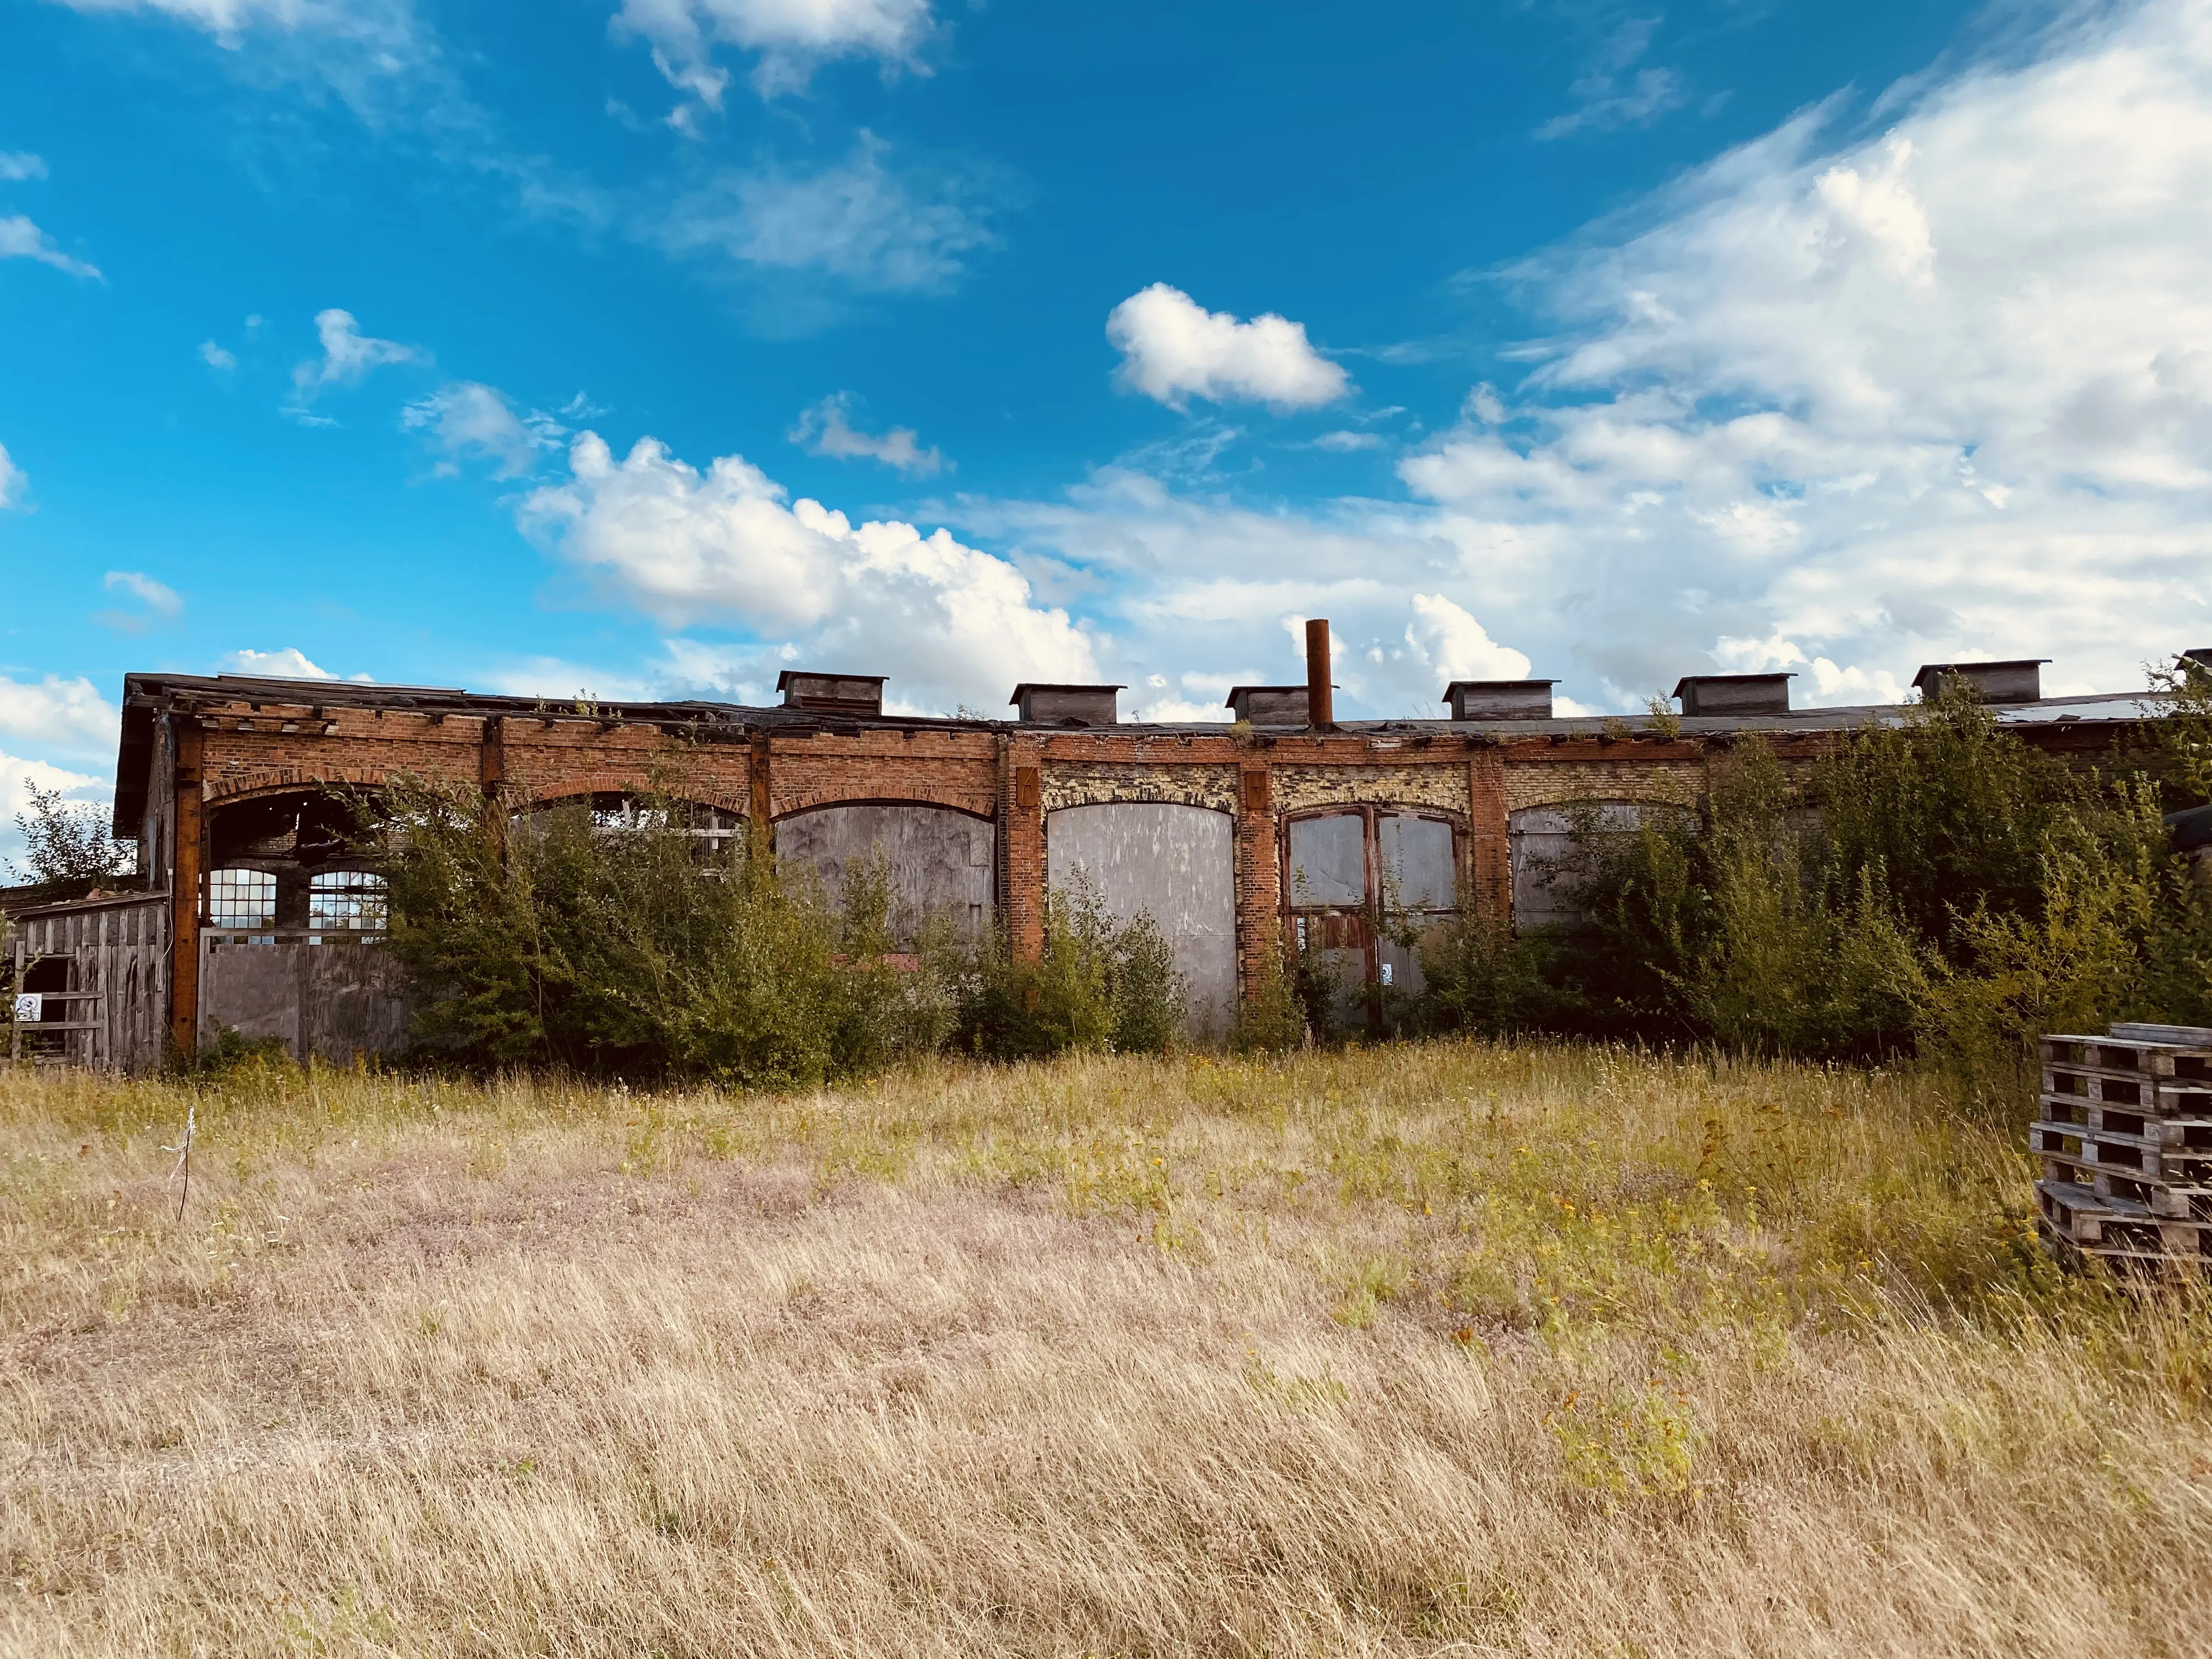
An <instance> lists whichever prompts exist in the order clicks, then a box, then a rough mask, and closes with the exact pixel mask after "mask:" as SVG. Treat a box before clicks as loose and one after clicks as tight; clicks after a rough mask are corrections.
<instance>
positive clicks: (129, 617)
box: [93, 570, 185, 634]
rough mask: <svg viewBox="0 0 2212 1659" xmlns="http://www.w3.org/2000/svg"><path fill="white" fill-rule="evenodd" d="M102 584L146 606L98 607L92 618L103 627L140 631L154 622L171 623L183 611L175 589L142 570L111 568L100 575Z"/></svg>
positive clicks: (182, 605) (141, 632) (128, 632)
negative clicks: (140, 608) (130, 608)
mask: <svg viewBox="0 0 2212 1659" xmlns="http://www.w3.org/2000/svg"><path fill="white" fill-rule="evenodd" d="M100 586H102V587H104V588H106V590H107V591H108V592H111V593H120V594H123V595H125V597H127V598H129V599H136V600H137V602H138V603H139V604H140V605H143V606H144V607H145V609H144V610H143V611H96V612H94V615H93V620H94V622H96V623H100V624H102V625H103V626H105V627H108V628H112V629H118V630H119V631H120V632H123V633H125V634H143V633H144V632H145V631H146V630H147V629H149V628H151V627H153V626H154V625H155V623H173V622H174V621H176V620H177V618H178V617H181V616H183V615H184V614H185V602H184V599H183V598H182V597H181V596H179V593H178V592H177V590H176V589H175V588H173V587H171V586H168V584H167V583H166V582H157V581H155V580H154V579H153V578H152V577H151V576H149V575H148V574H145V573H144V572H143V571H141V570H111V571H109V572H108V573H107V574H106V575H105V576H104V577H102V578H101V579H100Z"/></svg>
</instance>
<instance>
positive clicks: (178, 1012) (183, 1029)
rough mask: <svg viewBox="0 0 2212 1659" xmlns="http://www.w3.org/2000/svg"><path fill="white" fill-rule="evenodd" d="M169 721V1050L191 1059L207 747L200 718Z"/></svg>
mask: <svg viewBox="0 0 2212 1659" xmlns="http://www.w3.org/2000/svg"><path fill="white" fill-rule="evenodd" d="M170 718H171V719H172V720H175V721H176V722H177V727H176V732H177V769H176V774H175V778H174V789H175V798H174V807H173V811H174V812H175V814H176V836H175V839H174V841H173V843H172V846H173V854H174V855H173V857H172V858H171V859H170V860H169V1047H170V1049H171V1050H172V1052H173V1053H176V1054H191V1053H192V1052H194V1051H195V1050H196V1049H197V1048H198V1047H199V1040H200V1035H199V1024H200V882H201V879H202V878H203V877H204V875H205V873H206V871H207V833H206V823H207V815H206V813H205V812H204V811H203V810H202V807H201V801H200V779H201V770H200V766H201V759H202V757H203V756H204V753H205V750H206V744H205V740H204V738H203V737H202V735H201V732H200V728H199V721H198V719H197V716H195V715H193V714H173V715H171V716H170Z"/></svg>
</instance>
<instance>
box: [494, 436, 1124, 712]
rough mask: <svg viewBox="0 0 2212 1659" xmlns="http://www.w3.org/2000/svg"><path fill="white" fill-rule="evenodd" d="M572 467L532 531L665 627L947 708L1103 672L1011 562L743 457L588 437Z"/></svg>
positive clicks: (550, 490)
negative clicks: (684, 454) (861, 516)
mask: <svg viewBox="0 0 2212 1659" xmlns="http://www.w3.org/2000/svg"><path fill="white" fill-rule="evenodd" d="M569 465H570V470H571V473H572V477H570V479H569V480H568V482H567V483H562V484H559V485H548V486H546V487H544V488H543V489H538V490H536V491H534V492H532V495H530V496H529V497H528V498H527V500H526V501H525V503H524V505H523V507H522V509H521V513H520V520H521V522H522V524H523V526H525V528H526V529H527V530H529V531H531V532H534V533H536V534H538V536H540V537H542V538H544V539H546V540H547V541H548V542H549V543H550V544H551V545H552V546H553V547H554V548H555V549H556V550H557V551H558V552H559V553H560V555H561V556H562V557H563V558H565V559H566V560H567V561H568V562H569V563H571V564H572V565H574V567H576V568H578V569H579V570H580V571H582V572H584V573H586V574H588V575H589V576H591V577H592V578H593V579H595V580H598V581H599V582H600V583H601V584H602V585H603V586H605V589H606V590H607V591H609V592H610V593H611V595H613V596H614V597H617V598H618V599H621V600H623V602H625V603H628V604H630V605H635V606H636V607H637V608H638V609H640V610H641V611H645V612H646V613H647V615H649V616H651V617H654V618H655V619H656V620H657V621H659V622H660V623H662V624H663V625H665V626H667V627H670V628H675V629H681V628H688V627H692V626H696V625H720V626H724V627H734V628H738V629H744V630H746V631H749V632H750V633H753V634H755V635H758V636H760V637H761V638H763V640H769V641H778V640H780V641H783V642H786V643H789V644H791V645H793V647H795V648H798V649H799V650H801V651H803V653H804V654H805V656H806V657H807V658H809V659H812V660H816V661H831V660H834V661H835V662H836V664H837V665H841V666H843V667H847V668H851V669H855V670H857V671H866V672H876V673H884V674H888V675H890V676H891V677H892V678H893V679H894V681H895V682H896V685H897V686H898V687H900V688H902V689H903V690H905V691H906V692H907V693H908V695H910V696H921V697H923V698H924V699H925V702H927V699H928V698H931V697H933V698H935V699H937V700H938V703H939V705H942V706H949V705H950V704H951V702H953V701H956V700H959V701H966V702H970V703H975V702H976V701H977V699H978V698H980V697H984V696H991V695H993V693H994V688H997V690H996V693H995V695H997V696H1000V697H1003V696H1005V695H1006V692H1005V689H1004V688H1005V687H1006V686H1008V685H1011V684H1013V683H1014V682H1015V681H1016V680H1020V679H1044V680H1084V679H1088V678H1091V677H1092V676H1094V675H1095V674H1096V672H1097V662H1096V659H1095V657H1094V654H1093V651H1092V646H1091V640H1090V638H1089V637H1088V636H1087V635H1085V633H1083V632H1082V631H1081V630H1079V629H1078V628H1076V626H1075V625H1074V624H1073V623H1071V622H1070V621H1069V619H1068V617H1067V614H1066V612H1065V611H1060V610H1057V609H1048V608H1044V607H1041V606H1039V605H1037V604H1036V602H1035V599H1034V595H1033V593H1032V592H1031V589H1030V583H1029V581H1028V580H1027V579H1026V578H1024V576H1023V575H1022V574H1021V573H1020V572H1019V571H1018V570H1017V569H1016V568H1014V567H1013V566H1012V564H1010V563H1008V562H1006V561H1005V560H1003V559H1000V558H997V557H995V556H993V555H991V554H988V553H986V552H983V551H981V550H978V549H975V548H973V547H969V546H965V545H963V544H961V543H959V542H957V541H956V540H954V539H953V538H952V537H951V535H949V534H948V533H946V532H945V531H942V530H939V531H938V532H935V533H934V534H932V535H928V536H924V535H922V534H921V532H919V531H918V530H916V529H915V527H914V526H911V525H907V524H901V523H897V522H895V521H892V522H870V523H864V524H860V525H854V524H853V523H852V522H851V521H850V520H848V519H847V518H846V516H845V515H844V514H843V513H838V512H834V511H832V510H830V509H829V508H827V507H823V506H822V505H821V504H820V503H819V502H817V501H810V500H806V499H804V498H802V499H800V500H798V501H789V500H788V499H787V494H786V492H785V491H784V489H782V488H781V486H780V485H778V484H776V483H775V482H774V481H773V480H771V479H770V478H769V477H768V476H767V475H766V474H765V473H763V471H761V470H760V469H759V468H758V467H756V466H754V465H751V464H750V462H748V461H746V460H744V459H743V458H742V457H740V456H736V455H726V456H723V457H721V458H720V459H717V460H715V461H714V462H713V463H711V464H710V465H708V468H707V469H706V470H705V471H703V472H702V471H699V470H698V469H696V468H695V467H693V466H691V465H688V464H687V463H685V462H684V461H682V460H679V459H677V458H676V457H674V456H672V455H671V454H670V453H669V452H668V450H667V448H666V447H665V446H663V445H662V444H660V443H659V442H657V441H653V440H652V439H649V438H648V439H645V440H641V441H640V442H639V443H638V444H637V445H636V447H634V448H633V449H632V450H631V451H630V452H629V455H628V456H626V457H624V458H623V459H616V457H615V456H614V454H613V453H612V452H611V451H610V450H609V449H608V447H607V446H606V443H605V441H604V440H602V439H601V438H600V437H599V435H597V434H596V433H590V432H586V433H585V434H583V435H581V436H580V437H579V438H578V439H577V440H576V441H575V443H574V445H573V446H572V447H571V448H570V451H569Z"/></svg>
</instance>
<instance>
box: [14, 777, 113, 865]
mask: <svg viewBox="0 0 2212 1659" xmlns="http://www.w3.org/2000/svg"><path fill="white" fill-rule="evenodd" d="M29 790H30V796H31V807H30V810H29V811H27V812H19V813H17V814H16V815H15V827H16V828H17V829H20V830H21V831H22V832H23V839H24V841H25V842H27V847H28V852H29V859H28V861H27V863H23V864H15V863H13V862H12V861H11V864H10V868H11V870H12V871H13V872H14V874H15V877H16V878H17V879H18V880H24V881H29V882H33V883H39V884H45V883H48V882H52V883H62V882H85V881H91V882H97V881H99V880H100V879H101V878H103V877H106V876H118V875H127V874H128V873H130V872H131V870H132V869H133V868H134V867H135V866H136V865H137V857H138V854H137V848H135V847H133V846H132V845H131V842H127V841H118V840H116V839H115V837H114V836H112V835H110V834H109V833H108V829H107V823H106V817H105V815H104V814H103V813H102V812H101V811H100V808H98V807H97V806H94V805H91V804H89V803H88V802H81V801H66V800H64V799H62V796H61V791H59V790H58V789H41V788H40V787H39V786H38V785H37V784H35V783H34V784H32V785H30V786H29Z"/></svg>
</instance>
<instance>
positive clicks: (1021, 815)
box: [999, 735, 1045, 962]
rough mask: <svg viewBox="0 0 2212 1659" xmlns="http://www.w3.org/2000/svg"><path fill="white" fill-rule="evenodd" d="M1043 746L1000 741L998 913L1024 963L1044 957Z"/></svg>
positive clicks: (1037, 742)
mask: <svg viewBox="0 0 2212 1659" xmlns="http://www.w3.org/2000/svg"><path fill="white" fill-rule="evenodd" d="M1044 881H1045V871H1044V744H1042V742H1041V741H1040V740H1039V739H1037V738H1032V737H1024V736H1015V735H1009V736H1006V737H1003V738H1000V739H999V915H1000V919H1001V920H1002V921H1004V922H1005V924H1006V941H1007V944H1008V945H1009V947H1010V948H1011V949H1012V951H1013V953H1014V955H1015V956H1016V957H1018V958H1019V959H1020V960H1022V961H1024V962H1035V961H1036V960H1037V959H1038V958H1039V957H1042V956H1043V955H1044Z"/></svg>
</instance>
